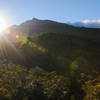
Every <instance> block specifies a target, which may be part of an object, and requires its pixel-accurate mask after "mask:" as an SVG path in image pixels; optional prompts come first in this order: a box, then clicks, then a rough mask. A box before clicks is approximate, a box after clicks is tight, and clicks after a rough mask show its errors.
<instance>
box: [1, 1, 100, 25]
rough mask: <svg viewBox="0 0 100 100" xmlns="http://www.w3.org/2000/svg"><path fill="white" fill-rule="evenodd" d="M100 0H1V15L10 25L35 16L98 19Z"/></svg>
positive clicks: (81, 19) (65, 19)
mask: <svg viewBox="0 0 100 100" xmlns="http://www.w3.org/2000/svg"><path fill="white" fill-rule="evenodd" d="M99 10H100V0H0V16H4V17H5V20H6V21H8V25H11V24H20V23H22V22H24V21H26V20H29V19H32V18H33V17H35V18H38V19H50V20H55V21H59V22H64V23H66V22H75V21H83V22H84V21H92V22H93V21H98V20H99V19H100V11H99ZM99 21H100V20H99Z"/></svg>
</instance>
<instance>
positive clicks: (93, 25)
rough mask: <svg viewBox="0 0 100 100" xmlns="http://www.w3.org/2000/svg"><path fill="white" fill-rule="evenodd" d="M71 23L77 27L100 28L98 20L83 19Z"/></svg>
mask: <svg viewBox="0 0 100 100" xmlns="http://www.w3.org/2000/svg"><path fill="white" fill-rule="evenodd" d="M71 25H73V26H78V27H88V28H100V20H83V21H78V22H74V23H71Z"/></svg>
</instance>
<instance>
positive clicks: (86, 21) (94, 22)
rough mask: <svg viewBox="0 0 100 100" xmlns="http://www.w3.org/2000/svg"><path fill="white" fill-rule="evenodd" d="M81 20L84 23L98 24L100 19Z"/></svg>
mask: <svg viewBox="0 0 100 100" xmlns="http://www.w3.org/2000/svg"><path fill="white" fill-rule="evenodd" d="M81 22H82V23H84V24H100V19H99V20H83V21H81Z"/></svg>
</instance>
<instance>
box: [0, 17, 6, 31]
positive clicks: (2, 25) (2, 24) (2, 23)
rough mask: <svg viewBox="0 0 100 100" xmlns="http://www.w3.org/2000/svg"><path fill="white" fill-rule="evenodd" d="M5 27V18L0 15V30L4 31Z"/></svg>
mask: <svg viewBox="0 0 100 100" xmlns="http://www.w3.org/2000/svg"><path fill="white" fill-rule="evenodd" d="M6 28H7V22H6V19H5V18H4V17H2V16H0V32H2V31H4V30H5V29H6Z"/></svg>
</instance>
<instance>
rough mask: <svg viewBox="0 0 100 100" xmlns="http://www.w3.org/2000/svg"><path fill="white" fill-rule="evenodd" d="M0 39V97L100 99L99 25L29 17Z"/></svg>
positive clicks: (11, 99) (0, 99)
mask: <svg viewBox="0 0 100 100" xmlns="http://www.w3.org/2000/svg"><path fill="white" fill-rule="evenodd" d="M0 37H1V39H0V100H42V99H43V100H66V99H67V100H94V99H96V98H100V96H99V93H100V92H99V91H100V85H99V84H100V77H99V76H100V67H99V66H100V46H99V45H100V29H92V28H78V27H73V26H70V25H67V24H63V23H59V22H54V21H50V20H39V19H32V20H29V21H26V22H24V23H22V24H20V25H18V26H16V25H15V26H12V27H10V28H8V29H7V30H5V32H3V34H1V35H0ZM91 89H92V90H93V91H91ZM94 94H95V95H94ZM98 100H99V99H98Z"/></svg>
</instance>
